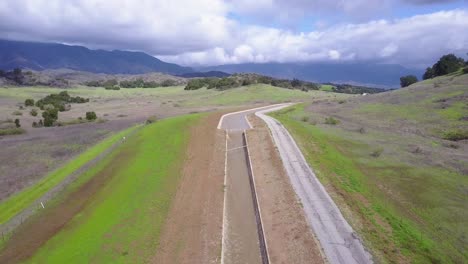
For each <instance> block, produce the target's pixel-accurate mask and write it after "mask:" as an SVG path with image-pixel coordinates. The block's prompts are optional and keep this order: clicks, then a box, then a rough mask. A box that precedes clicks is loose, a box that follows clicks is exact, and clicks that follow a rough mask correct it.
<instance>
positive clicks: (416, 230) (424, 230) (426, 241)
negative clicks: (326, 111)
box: [272, 105, 468, 263]
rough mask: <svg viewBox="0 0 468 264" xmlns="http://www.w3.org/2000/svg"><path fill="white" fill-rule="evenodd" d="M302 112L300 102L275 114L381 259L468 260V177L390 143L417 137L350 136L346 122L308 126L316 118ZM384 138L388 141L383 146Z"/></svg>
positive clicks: (352, 223) (393, 260) (389, 261)
mask: <svg viewBox="0 0 468 264" xmlns="http://www.w3.org/2000/svg"><path fill="white" fill-rule="evenodd" d="M304 107H305V106H304V105H297V106H294V107H291V108H289V109H285V110H282V111H279V112H276V113H273V114H272V116H273V117H275V118H277V119H278V120H279V121H280V122H281V123H282V124H284V125H285V126H286V127H287V128H288V130H289V131H290V132H291V134H292V135H293V137H294V138H295V140H296V141H297V142H298V144H299V146H300V148H301V150H302V152H303V154H304V156H305V157H306V159H307V161H308V162H309V163H310V165H311V167H312V168H314V171H315V173H316V175H317V177H319V179H320V181H321V182H322V183H323V184H324V185H325V186H326V187H327V189H328V190H330V191H331V193H332V196H333V198H334V200H335V201H336V202H337V203H338V204H339V205H340V208H341V209H342V212H343V213H344V215H345V217H346V218H347V219H348V221H349V222H350V223H351V225H352V226H353V227H354V228H355V230H357V231H358V233H360V234H361V236H362V237H363V238H364V241H365V244H366V245H367V246H368V247H369V248H370V249H371V250H372V252H373V253H374V255H375V257H376V258H377V260H378V261H380V262H383V263H401V262H405V263H407V262H409V263H464V262H466V261H467V256H468V255H467V253H468V252H467V248H466V237H465V236H466V234H467V231H468V230H467V221H466V219H467V199H466V194H464V193H463V191H462V190H461V189H460V188H464V187H463V186H465V187H466V186H468V179H467V178H466V176H463V175H462V174H460V173H456V172H454V171H451V170H448V169H444V168H441V167H440V166H437V165H436V164H434V165H429V164H426V165H424V164H419V163H416V162H415V163H414V164H411V163H410V164H408V163H406V162H403V161H402V160H400V159H398V158H397V157H398V156H402V157H406V156H407V155H408V154H405V152H407V151H406V150H401V149H396V150H395V153H396V154H395V155H393V154H392V153H393V149H392V147H393V145H392V144H394V143H395V142H400V143H401V142H403V144H404V142H406V141H405V140H408V142H409V140H411V139H405V137H404V136H398V135H391V134H388V135H387V134H379V133H378V132H367V133H365V134H361V133H358V132H351V131H350V130H349V129H346V130H344V129H342V128H341V127H340V126H341V125H336V126H331V125H326V124H324V122H323V121H318V122H316V123H315V121H316V120H320V118H319V119H317V117H313V118H312V120H313V121H312V122H311V121H307V122H306V121H305V120H306V119H304V116H311V113H310V112H308V111H306V110H305V108H304ZM371 110H373V109H368V110H367V111H369V112H370V113H372V111H371ZM400 111H404V110H401V109H400V110H398V113H399V112H400ZM387 115H388V116H390V117H391V116H392V115H390V114H389V113H388V112H387ZM312 116H313V114H312ZM314 118H315V119H314ZM382 138H385V139H386V140H387V141H388V142H390V143H382ZM379 142H380V143H379ZM391 142H393V143H391ZM413 143H414V142H413ZM382 151H383V153H382ZM373 153H377V154H375V155H374V156H373V155H372V154H373Z"/></svg>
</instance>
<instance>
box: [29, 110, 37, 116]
mask: <svg viewBox="0 0 468 264" xmlns="http://www.w3.org/2000/svg"><path fill="white" fill-rule="evenodd" d="M29 113H30V114H31V115H32V116H37V110H36V109H31V111H30V112H29Z"/></svg>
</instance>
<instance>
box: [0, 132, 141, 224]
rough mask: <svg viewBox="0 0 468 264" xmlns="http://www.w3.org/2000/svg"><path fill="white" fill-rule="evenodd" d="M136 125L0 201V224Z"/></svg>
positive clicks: (112, 136)
mask: <svg viewBox="0 0 468 264" xmlns="http://www.w3.org/2000/svg"><path fill="white" fill-rule="evenodd" d="M135 128H136V127H131V128H129V129H126V130H124V131H121V132H119V133H116V134H114V135H111V136H109V137H107V138H106V139H104V140H102V141H101V142H99V143H98V144H96V145H95V146H93V147H91V148H89V149H88V150H86V151H85V152H83V153H82V154H80V155H79V156H78V157H77V158H75V159H73V160H71V161H70V162H68V163H67V164H65V165H64V166H62V167H60V168H59V169H57V170H55V171H53V172H51V173H50V174H48V175H47V176H45V177H44V178H42V179H41V180H39V181H38V182H37V183H35V184H33V185H31V186H29V187H27V188H25V189H24V190H22V191H20V192H18V193H16V194H14V195H12V196H11V197H9V198H7V199H6V200H4V201H3V202H2V203H0V224H3V223H5V222H7V221H8V220H10V219H11V218H12V217H14V216H15V215H16V214H18V213H20V212H21V211H22V210H24V209H26V208H27V207H29V206H31V205H32V204H33V203H34V202H36V200H37V199H39V198H40V197H41V196H42V195H44V194H45V193H46V192H47V191H49V190H50V189H52V188H53V187H54V186H56V185H57V184H59V183H60V182H61V181H63V180H64V179H65V178H66V177H67V176H69V175H70V174H72V173H73V172H74V171H76V170H78V169H79V168H80V167H82V166H83V165H85V164H86V163H88V162H89V161H91V160H93V159H94V158H96V157H97V156H98V155H99V154H101V153H102V152H103V151H105V150H106V149H108V148H109V147H111V146H112V145H113V144H114V143H116V142H117V141H119V140H121V138H122V137H123V136H125V135H127V134H128V133H130V132H131V131H133V130H134V129H135Z"/></svg>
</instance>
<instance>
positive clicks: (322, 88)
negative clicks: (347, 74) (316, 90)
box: [320, 84, 335, 92]
mask: <svg viewBox="0 0 468 264" xmlns="http://www.w3.org/2000/svg"><path fill="white" fill-rule="evenodd" d="M334 87H335V86H333V85H330V84H322V85H320V91H325V92H332V91H333V88H334Z"/></svg>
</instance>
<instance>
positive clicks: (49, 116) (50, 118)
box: [42, 108, 58, 127]
mask: <svg viewBox="0 0 468 264" xmlns="http://www.w3.org/2000/svg"><path fill="white" fill-rule="evenodd" d="M42 117H43V118H44V126H46V127H51V126H53V125H54V124H55V122H56V121H57V119H58V110H57V109H55V108H53V109H48V110H46V111H44V112H42Z"/></svg>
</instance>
